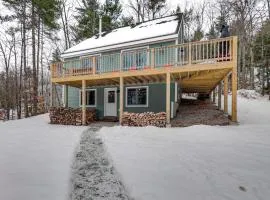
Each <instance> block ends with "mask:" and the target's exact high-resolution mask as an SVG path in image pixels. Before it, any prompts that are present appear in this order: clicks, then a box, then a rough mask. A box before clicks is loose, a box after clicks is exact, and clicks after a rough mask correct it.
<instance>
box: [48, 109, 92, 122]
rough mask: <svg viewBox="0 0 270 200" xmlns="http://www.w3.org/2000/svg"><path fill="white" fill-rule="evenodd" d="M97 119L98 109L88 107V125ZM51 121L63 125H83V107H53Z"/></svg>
mask: <svg viewBox="0 0 270 200" xmlns="http://www.w3.org/2000/svg"><path fill="white" fill-rule="evenodd" d="M95 120H96V110H95V109H93V108H87V109H86V125H89V124H90V123H92V122H94V121H95ZM50 121H51V124H62V125H75V126H81V125H82V109H80V108H63V107H52V108H50Z"/></svg>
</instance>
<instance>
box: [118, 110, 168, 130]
mask: <svg viewBox="0 0 270 200" xmlns="http://www.w3.org/2000/svg"><path fill="white" fill-rule="evenodd" d="M122 125H123V126H157V127H165V126H166V113H165V112H160V113H153V112H144V113H128V112H124V113H123V116H122Z"/></svg>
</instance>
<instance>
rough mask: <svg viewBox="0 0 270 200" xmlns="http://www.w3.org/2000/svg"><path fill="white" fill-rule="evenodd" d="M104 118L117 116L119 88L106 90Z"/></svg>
mask: <svg viewBox="0 0 270 200" xmlns="http://www.w3.org/2000/svg"><path fill="white" fill-rule="evenodd" d="M104 116H115V117H116V116H117V88H105V89H104Z"/></svg>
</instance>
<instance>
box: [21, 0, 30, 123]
mask: <svg viewBox="0 0 270 200" xmlns="http://www.w3.org/2000/svg"><path fill="white" fill-rule="evenodd" d="M22 18H23V20H22V21H23V37H22V46H23V69H24V77H23V80H24V93H23V96H24V98H23V99H24V117H25V118H27V117H29V112H28V95H27V79H28V77H27V65H26V0H24V1H23V15H22Z"/></svg>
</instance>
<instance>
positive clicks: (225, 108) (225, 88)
mask: <svg viewBox="0 0 270 200" xmlns="http://www.w3.org/2000/svg"><path fill="white" fill-rule="evenodd" d="M223 89H224V91H223V93H224V112H225V113H228V76H227V75H226V76H225V78H224V88H223Z"/></svg>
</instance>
